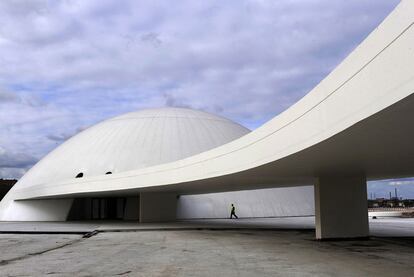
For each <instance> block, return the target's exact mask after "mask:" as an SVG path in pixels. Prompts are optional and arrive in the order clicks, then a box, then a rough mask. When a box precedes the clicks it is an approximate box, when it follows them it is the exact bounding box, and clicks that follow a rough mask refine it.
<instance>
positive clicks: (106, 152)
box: [0, 108, 314, 221]
mask: <svg viewBox="0 0 414 277" xmlns="http://www.w3.org/2000/svg"><path fill="white" fill-rule="evenodd" d="M249 132H250V131H249V130H248V129H246V128H244V127H243V126H241V125H239V124H236V123H234V122H232V121H230V120H228V119H225V118H222V117H219V116H215V115H212V114H209V113H206V112H201V111H195V110H190V109H182V108H161V109H148V110H142V111H138V112H133V113H128V114H125V115H121V116H118V117H115V118H112V119H109V120H106V121H104V122H101V123H99V124H97V125H95V126H93V127H91V128H88V129H87V130H84V131H83V132H81V133H79V134H78V135H76V136H74V137H72V138H71V139H69V140H68V141H66V142H65V143H63V144H62V145H61V146H59V147H58V148H56V149H55V150H54V151H52V152H51V153H50V154H48V155H47V156H46V157H44V158H43V159H42V160H41V161H40V162H39V163H37V164H36V165H35V166H34V167H33V168H32V169H30V170H29V171H28V172H27V173H26V174H25V175H24V176H23V178H22V179H21V180H20V181H19V182H18V183H17V184H16V188H24V187H30V186H31V185H32V184H41V183H50V182H56V181H59V180H65V179H74V178H76V177H78V178H87V177H91V176H99V175H104V174H105V175H109V174H117V173H119V172H125V171H130V170H135V169H140V168H146V167H151V166H156V165H160V164H164V163H169V162H174V161H178V160H180V159H184V158H187V157H190V156H192V155H195V154H199V153H202V152H204V151H208V150H210V149H213V148H215V147H218V146H220V145H223V144H226V143H228V142H230V141H233V140H235V139H238V138H240V137H242V136H244V135H246V134H247V133H249ZM270 194H272V195H273V197H269V195H270ZM12 195H13V192H11V193H10V195H8V196H7V197H6V199H5V200H4V201H3V202H4V203H3V202H2V204H1V205H2V206H5V205H7V204H6V203H7V202H8V199H10V198H11V196H12ZM266 195H267V196H266ZM9 201H10V200H9ZM231 202H235V203H236V204H237V207H238V213H239V215H240V216H245V217H257V216H288V215H289V216H290V215H308V214H313V213H314V209H313V191H312V188H309V187H307V188H306V189H304V188H278V189H272V190H271V191H269V190H266V192H265V193H263V192H260V191H251V192H250V191H249V192H234V193H232V194H228V193H221V194H217V195H213V196H212V195H211V194H209V195H206V196H203V195H193V196H185V195H183V196H181V197H179V198H178V202H177V204H178V210H177V217H178V218H181V219H185V218H213V217H222V218H224V217H228V210H229V205H230V203H231ZM47 203H50V205H48V204H47ZM39 205H40V206H42V208H41V209H40V210H37V209H36V207H38V206H39ZM44 205H45V207H44V208H43V206H44ZM239 208H240V209H239ZM9 209H10V210H6V209H5V208H2V209H1V210H0V214H1V215H2V218H1V219H2V220H13V221H16V220H27V221H53V220H67V219H115V218H116V219H129V220H138V219H139V197H138V194H136V195H129V194H124V193H119V192H114V193H111V194H107V195H104V197H85V198H78V199H75V200H74V199H73V198H72V199H60V200H53V201H34V202H33V203H32V205H28V206H27V205H26V204H25V203H22V204H20V203H17V204H15V205H10V208H9ZM174 212H175V211H174V210H172V211H170V213H174Z"/></svg>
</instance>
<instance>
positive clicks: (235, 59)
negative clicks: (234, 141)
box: [0, 0, 414, 197]
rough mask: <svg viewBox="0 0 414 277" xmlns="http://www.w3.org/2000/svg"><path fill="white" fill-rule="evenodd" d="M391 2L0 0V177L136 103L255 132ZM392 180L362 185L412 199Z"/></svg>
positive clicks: (18, 173) (370, 26) (19, 171)
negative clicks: (179, 109)
mask: <svg viewBox="0 0 414 277" xmlns="http://www.w3.org/2000/svg"><path fill="white" fill-rule="evenodd" d="M398 2H399V1H398V0H349V1H343V0H277V1H275V0H273V1H271V0H268V1H265V0H255V1H253V0H252V1H244V0H233V1H232V0H227V1H223V0H217V1H215V0H211V1H210V0H208V1H207V0H206V1H197V0H191V1H185V0H183V1H168V0H166V1H157V0H151V1H134V0H130V1H119V0H113V1H107V0H93V1H92V0H90V1H85V0H83V1H82V0H79V1H78V0H62V1H46V0H38V1H36V0H31V1H29V0H27V1H23V0H20V1H19V0H14V1H8V0H2V1H1V2H0V127H1V132H0V178H19V177H20V176H21V175H22V174H24V172H25V171H26V170H27V169H28V168H30V167H31V166H32V165H33V164H34V163H35V162H36V161H38V160H39V159H40V158H41V157H42V156H44V155H45V154H46V153H48V152H49V151H50V150H52V149H53V148H54V147H56V146H57V145H59V144H60V143H62V141H64V140H65V139H67V138H68V137H70V136H72V135H74V134H76V133H77V132H79V131H81V130H83V129H84V128H86V127H88V126H90V125H92V124H95V123H96V122H99V121H101V120H103V119H106V118H108V117H112V116H115V115H118V114H122V113H126V112H130V111H135V110H139V109H142V108H151V107H160V106H184V107H191V108H195V109H201V110H205V111H208V112H213V113H216V114H219V115H222V116H225V117H228V118H230V119H232V120H235V121H237V122H239V123H241V124H243V125H245V126H247V127H249V128H250V129H254V128H256V127H257V126H260V125H261V124H262V123H263V122H265V121H267V120H269V119H270V118H272V117H274V116H275V115H277V114H278V113H280V112H281V111H283V110H285V109H286V108H288V107H289V106H290V105H292V104H293V103H295V102H296V101H297V100H298V99H300V98H301V97H303V96H304V95H305V94H306V93H307V92H309V90H310V89H312V88H313V87H314V86H315V85H316V84H317V83H318V82H319V81H321V80H322V79H323V78H324V77H325V76H326V75H327V74H328V73H329V72H330V71H331V70H332V69H333V68H334V67H335V66H336V65H337V64H338V63H339V62H340V61H341V60H342V59H344V58H345V57H346V56H347V55H348V54H349V53H350V51H352V49H354V48H355V46H357V45H358V44H359V43H360V42H361V41H362V40H363V39H364V38H365V37H366V36H367V35H368V34H369V33H370V32H371V31H372V30H373V29H374V28H375V27H376V26H377V25H378V24H379V23H380V22H381V21H382V20H383V19H384V18H385V16H386V15H387V14H388V13H389V12H390V11H391V10H392V9H393V8H394V7H395V6H396V5H397V4H398ZM393 182H394V183H395V182H396V181H383V182H377V183H375V184H372V186H373V185H375V188H374V190H375V191H376V192H378V193H384V194H385V193H388V190H389V188H391V190H393V188H394V186H398V188H399V189H401V190H402V191H404V190H407V188H408V192H407V193H411V194H412V196H413V197H414V189H411V188H412V187H414V179H407V180H405V181H404V182H405V183H404V185H401V184H394V183H393ZM407 183H409V185H407ZM370 189H371V188H370ZM410 189H411V191H410ZM404 193H405V192H404Z"/></svg>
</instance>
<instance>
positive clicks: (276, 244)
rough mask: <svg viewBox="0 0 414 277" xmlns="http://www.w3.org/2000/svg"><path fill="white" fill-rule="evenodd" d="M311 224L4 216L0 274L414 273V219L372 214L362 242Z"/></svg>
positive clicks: (292, 220)
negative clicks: (324, 233) (326, 234)
mask: <svg viewBox="0 0 414 277" xmlns="http://www.w3.org/2000/svg"><path fill="white" fill-rule="evenodd" d="M313 225H314V218H313V217H306V218H273V219H242V220H232V221H230V220H194V221H193V220H192V221H185V222H177V223H171V224H136V223H131V222H129V223H128V222H76V223H17V222H2V223H0V232H2V233H1V234H0V249H1V251H0V276H398V275H400V274H401V275H402V276H404V275H412V274H413V273H414V219H400V218H379V219H376V220H371V221H370V227H371V235H372V237H371V239H369V240H363V241H359V240H349V241H327V242H319V241H316V240H315V239H314V230H313ZM96 230H98V232H93V231H96ZM52 231H55V233H54V232H52ZM44 232H46V233H47V234H45V233H44ZM84 234H88V235H87V236H85V237H84Z"/></svg>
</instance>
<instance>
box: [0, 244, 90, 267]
mask: <svg viewBox="0 0 414 277" xmlns="http://www.w3.org/2000/svg"><path fill="white" fill-rule="evenodd" d="M82 240H83V238H80V239H75V240H72V241H70V242H67V243H64V244H62V245H58V246H56V247H52V248H49V249H45V250H42V251H37V252H33V253H28V254H26V255H23V256H19V257H15V258H11V259H7V260H0V266H4V265H7V264H10V263H12V262H16V261H21V260H25V259H28V258H31V257H34V256H39V255H42V254H45V253H48V252H51V251H54V250H58V249H62V248H64V247H66V246H71V245H73V244H75V243H78V242H81V241H82Z"/></svg>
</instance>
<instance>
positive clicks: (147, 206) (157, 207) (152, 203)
mask: <svg viewBox="0 0 414 277" xmlns="http://www.w3.org/2000/svg"><path fill="white" fill-rule="evenodd" d="M176 213H177V194H175V193H163V192H143V193H141V194H140V208H139V221H140V222H141V223H143V222H166V221H175V220H176Z"/></svg>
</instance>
